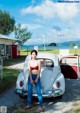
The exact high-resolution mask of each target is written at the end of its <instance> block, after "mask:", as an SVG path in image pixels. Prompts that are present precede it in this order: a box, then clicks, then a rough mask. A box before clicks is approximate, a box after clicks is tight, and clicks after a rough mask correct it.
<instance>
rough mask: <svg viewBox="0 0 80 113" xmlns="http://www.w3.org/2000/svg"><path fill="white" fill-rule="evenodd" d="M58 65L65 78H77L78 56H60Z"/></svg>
mask: <svg viewBox="0 0 80 113" xmlns="http://www.w3.org/2000/svg"><path fill="white" fill-rule="evenodd" d="M60 67H61V72H62V73H63V75H64V77H65V78H69V79H78V78H79V56H66V57H63V58H61V60H60Z"/></svg>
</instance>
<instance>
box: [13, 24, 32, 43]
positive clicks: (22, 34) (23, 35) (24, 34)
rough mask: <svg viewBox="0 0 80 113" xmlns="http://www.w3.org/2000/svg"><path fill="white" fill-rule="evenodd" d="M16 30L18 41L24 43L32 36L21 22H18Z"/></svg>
mask: <svg viewBox="0 0 80 113" xmlns="http://www.w3.org/2000/svg"><path fill="white" fill-rule="evenodd" d="M14 31H15V38H16V39H17V42H18V43H19V44H20V45H22V44H23V43H24V42H25V41H27V40H28V39H30V38H31V35H32V34H31V33H30V32H29V31H28V29H27V28H22V27H21V24H18V25H17V26H15V28H14Z"/></svg>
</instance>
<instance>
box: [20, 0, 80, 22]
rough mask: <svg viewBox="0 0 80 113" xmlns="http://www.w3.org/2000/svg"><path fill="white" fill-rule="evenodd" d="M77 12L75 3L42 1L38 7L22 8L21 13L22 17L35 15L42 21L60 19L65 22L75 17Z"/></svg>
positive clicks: (77, 8)
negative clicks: (41, 18)
mask: <svg viewBox="0 0 80 113" xmlns="http://www.w3.org/2000/svg"><path fill="white" fill-rule="evenodd" d="M79 10H80V9H79V7H78V5H77V4H75V3H74V4H70V3H54V2H52V1H51V0H44V1H43V2H42V4H40V5H37V6H29V7H27V8H23V9H22V10H21V13H22V14H23V15H26V14H35V15H37V16H40V17H43V18H44V19H53V18H55V17H59V18H60V19H62V20H65V21H66V20H70V19H72V18H73V17H75V16H76V15H77V14H78V12H79Z"/></svg>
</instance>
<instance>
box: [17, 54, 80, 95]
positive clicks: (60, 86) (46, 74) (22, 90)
mask: <svg viewBox="0 0 80 113" xmlns="http://www.w3.org/2000/svg"><path fill="white" fill-rule="evenodd" d="M75 57H77V56H75ZM67 58H68V57H65V59H67ZM69 58H70V56H69ZM71 58H72V57H71ZM30 59H31V55H28V56H27V57H26V59H25V62H24V68H23V72H21V73H20V74H19V76H18V78H17V82H16V93H17V94H19V96H21V97H23V96H26V95H27V92H28V86H27V82H28V76H29V71H28V61H29V60H30ZM37 59H38V60H40V62H41V73H40V81H41V92H42V96H43V97H57V96H59V97H62V95H63V94H64V92H65V78H64V75H65V73H66V71H65V70H64V69H65V68H64V66H66V67H67V64H65V63H64V57H63V58H62V59H60V62H61V64H60V62H59V58H58V56H57V55H55V54H53V53H47V52H38V55H37ZM73 61H74V60H73ZM67 63H68V60H67ZM70 68H71V67H70ZM66 69H67V68H66ZM68 69H69V65H68ZM61 71H62V73H63V74H64V75H63V74H62V73H61ZM67 71H68V70H67ZM64 72H65V73H64ZM77 72H78V70H77ZM69 74H70V73H69ZM68 76H69V75H68ZM70 76H71V74H70ZM75 76H76V75H75ZM66 78H67V77H66ZM33 96H37V92H36V89H35V86H33Z"/></svg>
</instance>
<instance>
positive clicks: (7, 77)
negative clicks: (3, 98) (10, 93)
mask: <svg viewBox="0 0 80 113" xmlns="http://www.w3.org/2000/svg"><path fill="white" fill-rule="evenodd" d="M25 57H26V56H21V57H18V58H14V59H8V60H4V61H3V80H0V94H1V93H4V92H5V91H6V90H8V89H9V88H11V87H12V86H13V85H16V79H17V76H18V74H19V73H20V72H19V71H18V70H13V69H7V68H8V66H11V65H13V64H16V63H20V62H23V61H24V60H25Z"/></svg>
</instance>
